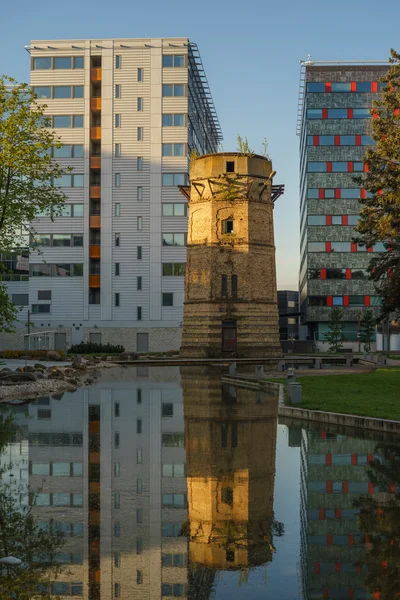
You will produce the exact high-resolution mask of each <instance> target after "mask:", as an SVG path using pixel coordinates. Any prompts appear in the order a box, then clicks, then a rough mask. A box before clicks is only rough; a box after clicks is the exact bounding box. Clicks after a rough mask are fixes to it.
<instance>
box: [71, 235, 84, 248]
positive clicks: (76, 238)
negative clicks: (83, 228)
mask: <svg viewBox="0 0 400 600" xmlns="http://www.w3.org/2000/svg"><path fill="white" fill-rule="evenodd" d="M72 242H73V246H75V248H76V247H79V248H82V247H83V234H79V233H74V234H73V236H72Z"/></svg>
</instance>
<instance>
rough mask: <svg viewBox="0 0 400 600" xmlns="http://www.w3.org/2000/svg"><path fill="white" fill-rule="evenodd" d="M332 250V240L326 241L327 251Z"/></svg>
mask: <svg viewBox="0 0 400 600" xmlns="http://www.w3.org/2000/svg"><path fill="white" fill-rule="evenodd" d="M331 250H332V246H331V243H330V242H325V252H330V251H331Z"/></svg>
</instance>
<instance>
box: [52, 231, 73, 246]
mask: <svg viewBox="0 0 400 600" xmlns="http://www.w3.org/2000/svg"><path fill="white" fill-rule="evenodd" d="M70 245H71V235H70V234H69V233H53V246H70Z"/></svg>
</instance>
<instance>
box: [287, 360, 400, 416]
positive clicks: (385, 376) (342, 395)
mask: <svg viewBox="0 0 400 600" xmlns="http://www.w3.org/2000/svg"><path fill="white" fill-rule="evenodd" d="M297 381H298V382H299V383H301V384H302V385H303V401H302V403H301V405H298V407H299V408H310V409H312V410H325V411H328V412H339V413H347V414H352V415H362V416H365V417H380V418H382V419H393V420H395V421H400V369H397V368H391V369H377V370H376V371H373V372H372V373H359V374H357V375H327V376H326V377H325V376H323V375H321V376H318V377H297Z"/></svg>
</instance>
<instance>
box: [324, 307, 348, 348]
mask: <svg viewBox="0 0 400 600" xmlns="http://www.w3.org/2000/svg"><path fill="white" fill-rule="evenodd" d="M324 336H325V339H326V340H327V341H328V343H329V350H330V352H338V351H339V350H341V349H342V348H343V343H342V342H343V340H344V336H343V310H342V309H341V308H339V307H335V308H332V310H331V315H330V321H329V323H328V331H327V332H326V333H324Z"/></svg>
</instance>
